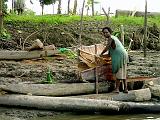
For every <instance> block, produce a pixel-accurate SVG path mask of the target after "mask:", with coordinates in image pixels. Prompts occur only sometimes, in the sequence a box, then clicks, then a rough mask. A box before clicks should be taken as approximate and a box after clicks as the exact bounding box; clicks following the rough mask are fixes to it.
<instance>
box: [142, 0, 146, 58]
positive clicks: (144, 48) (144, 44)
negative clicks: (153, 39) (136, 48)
mask: <svg viewBox="0 0 160 120" xmlns="http://www.w3.org/2000/svg"><path fill="white" fill-rule="evenodd" d="M146 42H147V0H145V14H144V40H143V51H144V57H146Z"/></svg>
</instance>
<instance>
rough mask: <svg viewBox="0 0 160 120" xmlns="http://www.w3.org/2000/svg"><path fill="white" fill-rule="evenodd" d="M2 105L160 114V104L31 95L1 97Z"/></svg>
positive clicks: (61, 109) (55, 109)
mask: <svg viewBox="0 0 160 120" xmlns="http://www.w3.org/2000/svg"><path fill="white" fill-rule="evenodd" d="M0 105H1V106H14V107H23V108H32V109H44V110H54V111H68V112H72V111H73V112H79V111H81V112H86V111H88V112H101V113H104V114H110V113H111V112H114V113H117V114H119V113H125V114H126V113H156V112H160V104H159V103H135V102H119V101H110V100H96V99H82V98H70V97H45V96H29V95H4V96H0Z"/></svg>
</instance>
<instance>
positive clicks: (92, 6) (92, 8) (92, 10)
mask: <svg viewBox="0 0 160 120" xmlns="http://www.w3.org/2000/svg"><path fill="white" fill-rule="evenodd" d="M92 16H94V0H92Z"/></svg>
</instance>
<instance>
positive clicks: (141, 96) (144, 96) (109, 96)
mask: <svg viewBox="0 0 160 120" xmlns="http://www.w3.org/2000/svg"><path fill="white" fill-rule="evenodd" d="M72 97H76V98H86V99H105V100H114V101H128V102H129V101H130V102H131V101H132V102H143V101H149V100H151V92H150V89H149V88H146V89H139V90H131V91H129V92H128V94H126V93H123V92H120V93H119V94H116V93H103V94H98V95H97V94H89V95H80V96H72Z"/></svg>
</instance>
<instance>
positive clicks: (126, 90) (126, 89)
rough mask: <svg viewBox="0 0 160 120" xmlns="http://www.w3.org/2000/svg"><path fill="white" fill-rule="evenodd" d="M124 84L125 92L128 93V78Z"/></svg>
mask: <svg viewBox="0 0 160 120" xmlns="http://www.w3.org/2000/svg"><path fill="white" fill-rule="evenodd" d="M123 85H124V93H128V88H127V81H126V79H124V80H123Z"/></svg>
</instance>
